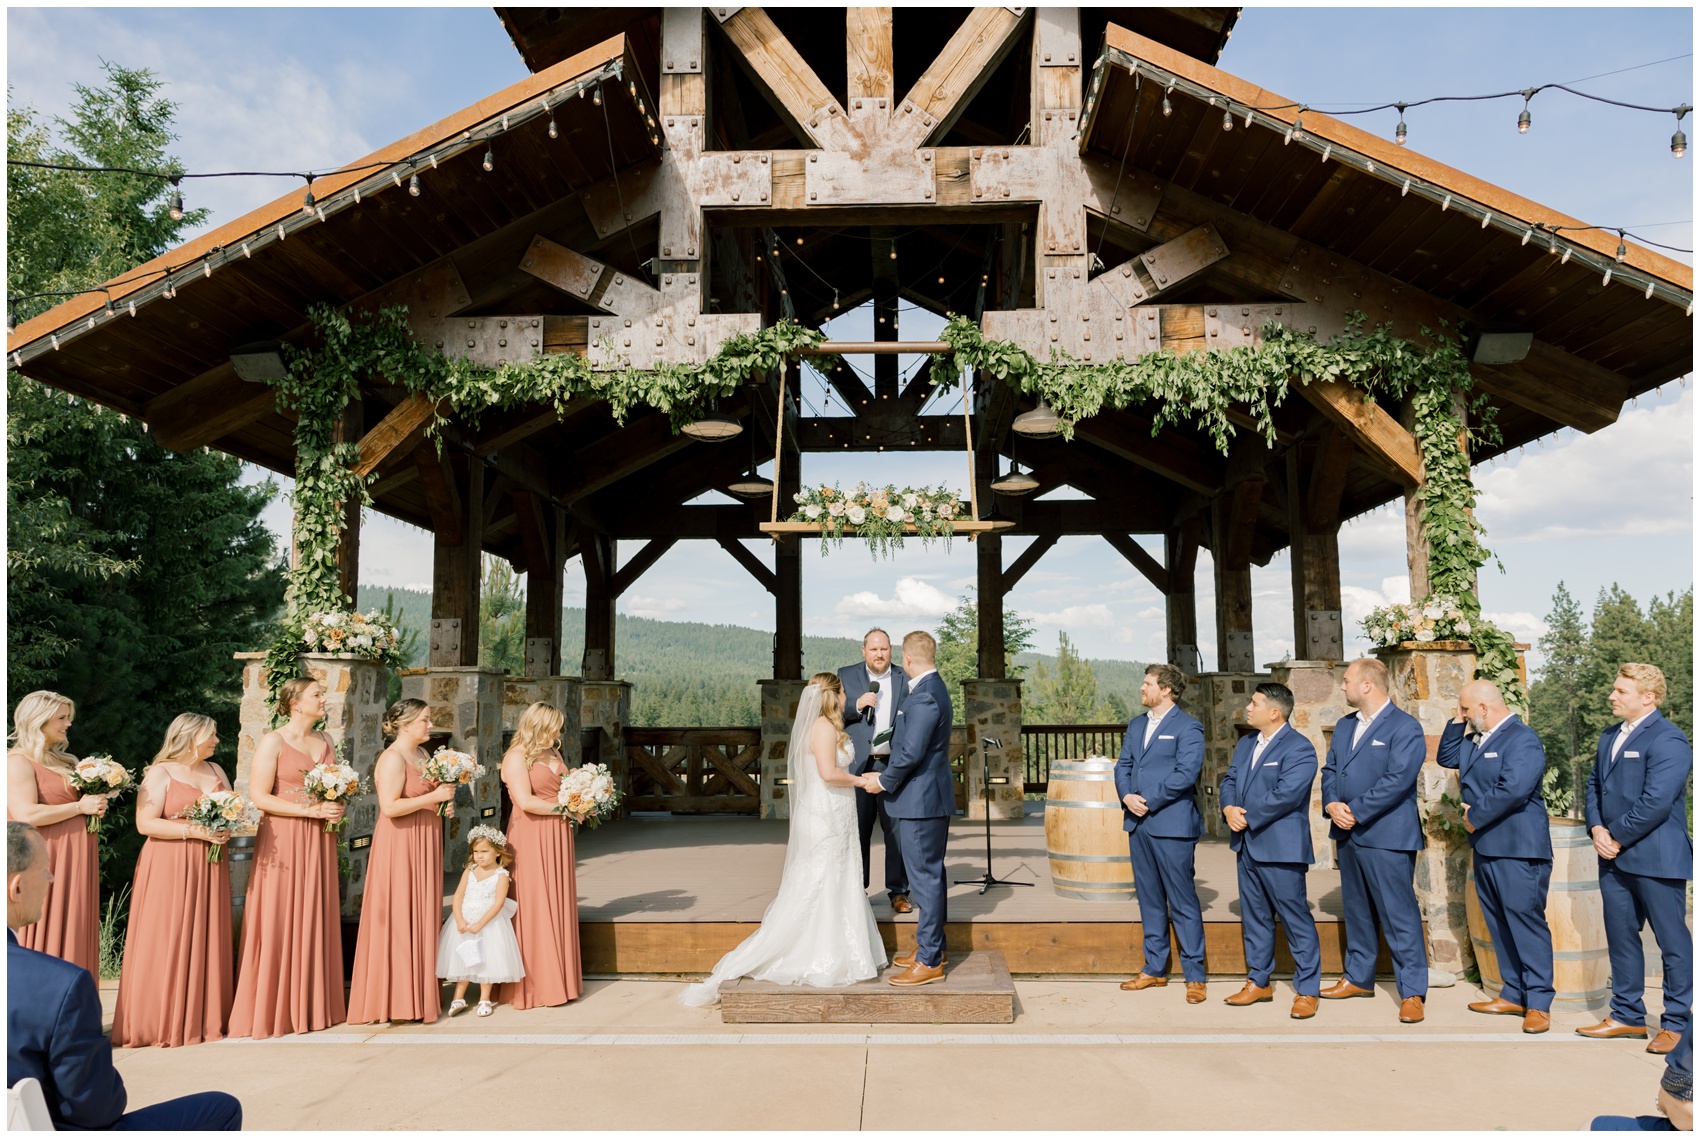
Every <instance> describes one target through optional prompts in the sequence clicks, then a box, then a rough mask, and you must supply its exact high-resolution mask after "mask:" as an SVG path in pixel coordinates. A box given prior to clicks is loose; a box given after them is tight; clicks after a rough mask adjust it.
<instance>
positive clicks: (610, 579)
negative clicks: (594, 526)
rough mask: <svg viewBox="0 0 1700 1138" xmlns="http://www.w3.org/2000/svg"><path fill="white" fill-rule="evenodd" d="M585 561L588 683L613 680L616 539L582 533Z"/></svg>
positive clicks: (584, 531) (586, 666)
mask: <svg viewBox="0 0 1700 1138" xmlns="http://www.w3.org/2000/svg"><path fill="white" fill-rule="evenodd" d="M578 548H579V555H580V556H581V557H582V558H583V559H584V663H583V668H582V670H583V674H584V678H585V680H586V681H590V680H612V679H613V678H614V602H615V600H616V598H617V594H616V593H615V591H614V569H615V566H614V553H615V548H614V539H613V538H612V537H610V536H608V535H607V534H605V533H596V532H595V531H593V530H582V531H580V534H579V541H578Z"/></svg>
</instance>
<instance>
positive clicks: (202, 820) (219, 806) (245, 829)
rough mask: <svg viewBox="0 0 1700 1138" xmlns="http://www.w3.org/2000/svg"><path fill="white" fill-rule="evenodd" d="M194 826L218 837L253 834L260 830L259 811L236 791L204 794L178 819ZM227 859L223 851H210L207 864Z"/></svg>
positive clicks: (212, 847) (210, 848)
mask: <svg viewBox="0 0 1700 1138" xmlns="http://www.w3.org/2000/svg"><path fill="white" fill-rule="evenodd" d="M177 816H178V817H179V818H181V819H182V820H183V821H185V822H187V823H189V825H191V826H199V827H201V828H202V829H203V830H209V831H211V832H212V833H215V834H234V835H246V834H252V833H254V832H255V831H257V830H258V829H259V828H260V808H259V807H258V806H255V805H254V804H253V803H252V802H249V801H248V800H247V799H246V798H243V797H242V796H241V795H240V794H237V793H236V792H235V791H234V790H214V791H211V792H210V793H207V794H203V795H201V796H200V797H199V798H197V799H195V801H194V802H193V803H191V804H190V805H188V806H186V807H184V808H183V812H182V813H181V814H179V815H177ZM223 859H224V847H223V846H221V845H210V846H208V847H207V861H209V862H217V861H222V860H223Z"/></svg>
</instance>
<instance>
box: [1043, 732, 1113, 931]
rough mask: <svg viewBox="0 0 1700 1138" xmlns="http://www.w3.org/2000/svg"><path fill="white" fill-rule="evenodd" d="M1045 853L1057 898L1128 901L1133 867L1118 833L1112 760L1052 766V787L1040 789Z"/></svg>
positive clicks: (1059, 763) (1048, 785)
mask: <svg viewBox="0 0 1700 1138" xmlns="http://www.w3.org/2000/svg"><path fill="white" fill-rule="evenodd" d="M1045 851H1046V852H1047V853H1048V854H1049V855H1050V859H1051V888H1052V889H1054V890H1056V893H1057V896H1059V897H1067V898H1071V899H1073V900H1076V901H1131V900H1133V863H1132V862H1131V861H1129V860H1128V854H1127V834H1126V832H1124V831H1123V830H1122V806H1121V802H1120V800H1118V799H1117V798H1116V780H1115V762H1114V761H1113V760H1110V759H1085V760H1082V761H1079V762H1054V763H1052V764H1051V781H1050V782H1049V783H1048V784H1047V785H1046V787H1045Z"/></svg>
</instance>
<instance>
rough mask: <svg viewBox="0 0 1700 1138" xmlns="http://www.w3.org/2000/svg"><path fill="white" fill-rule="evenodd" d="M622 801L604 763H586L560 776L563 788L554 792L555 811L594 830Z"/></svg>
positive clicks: (612, 777)
mask: <svg viewBox="0 0 1700 1138" xmlns="http://www.w3.org/2000/svg"><path fill="white" fill-rule="evenodd" d="M620 798H621V795H620V791H619V789H618V788H617V787H615V785H614V776H613V775H611V774H609V773H608V768H607V767H606V766H605V765H603V764H602V763H586V764H585V765H584V766H582V767H574V768H573V769H572V770H569V771H568V772H567V773H566V774H564V775H562V776H561V789H560V790H558V791H556V793H555V803H556V812H557V813H560V814H564V815H566V816H567V819H568V820H569V821H572V822H577V823H578V824H580V825H582V826H589V827H590V828H591V829H595V828H596V827H597V826H599V825H600V824H601V823H603V822H605V821H606V820H607V819H608V818H609V817H610V816H612V815H613V813H614V810H615V808H616V807H618V806H619V805H620Z"/></svg>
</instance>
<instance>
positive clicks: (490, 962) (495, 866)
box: [437, 826, 525, 1016]
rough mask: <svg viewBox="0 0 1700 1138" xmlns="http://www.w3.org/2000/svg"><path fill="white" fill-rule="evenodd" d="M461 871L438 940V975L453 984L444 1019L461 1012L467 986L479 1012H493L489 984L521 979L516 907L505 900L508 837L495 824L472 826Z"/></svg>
mask: <svg viewBox="0 0 1700 1138" xmlns="http://www.w3.org/2000/svg"><path fill="white" fill-rule="evenodd" d="M468 837H469V838H470V846H469V848H468V851H467V854H468V860H467V865H466V871H465V872H464V873H462V874H461V875H460V884H459V885H458V886H456V887H455V901H454V913H453V915H451V916H450V917H449V919H448V920H446V921H444V922H443V931H442V935H441V936H439V937H438V938H437V975H438V976H439V977H441V978H442V979H444V980H455V981H458V982H457V983H456V984H455V998H454V1002H453V1003H452V1004H450V1005H449V1015H451V1016H455V1015H459V1014H460V1013H461V1012H464V1011H465V1010H466V986H467V985H468V984H470V983H471V982H472V981H474V980H476V981H478V1014H479V1015H481V1016H487V1015H489V1014H490V1013H491V1012H493V1011H495V1010H496V1005H495V1003H494V1001H492V1000H491V998H490V989H491V987H492V986H493V985H496V984H504V983H508V982H510V981H513V980H518V979H520V978H521V977H522V976H524V975H525V966H524V965H523V964H522V963H520V958H519V941H518V940H516V939H515V938H514V926H513V915H514V910H515V909H517V908H518V906H517V905H516V904H515V903H514V902H513V901H510V900H508V870H507V867H508V866H510V865H512V864H513V861H514V855H513V851H512V850H510V849H508V838H507V835H506V834H504V833H502V831H500V830H498V829H496V828H495V827H494V826H474V827H473V828H472V833H471V834H470V835H468Z"/></svg>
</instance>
